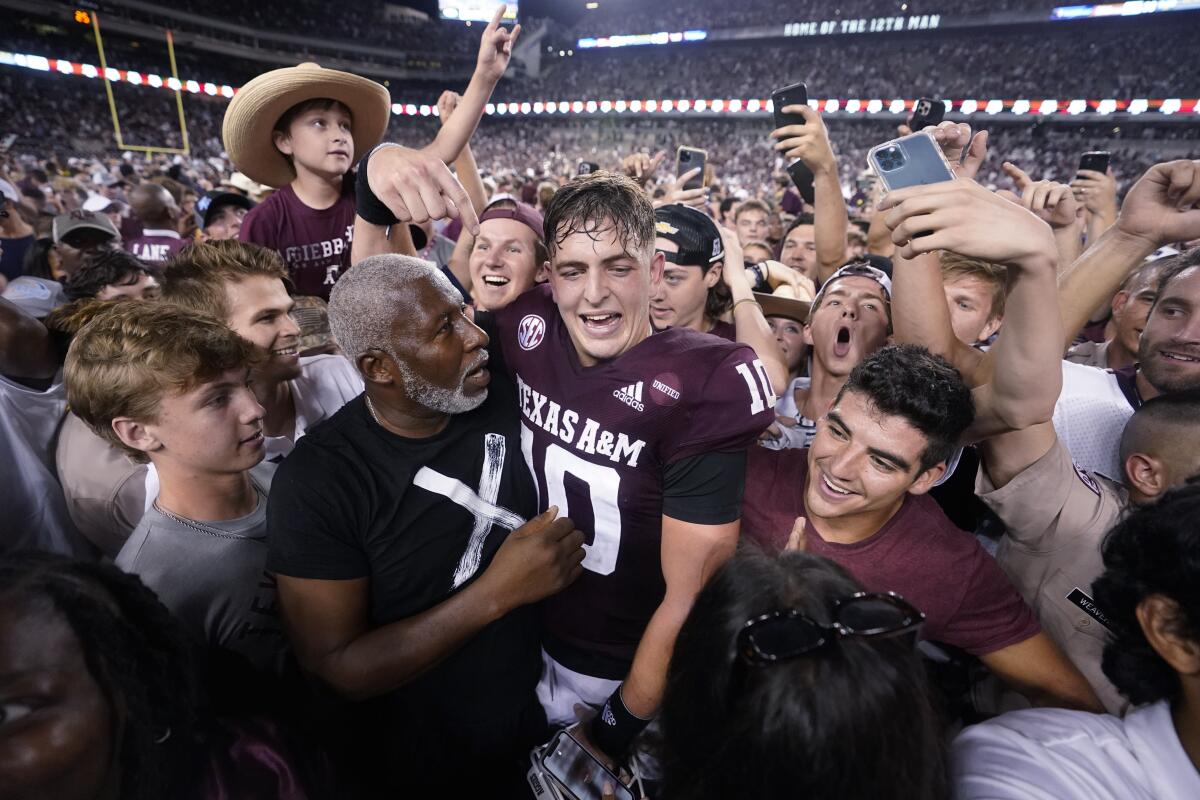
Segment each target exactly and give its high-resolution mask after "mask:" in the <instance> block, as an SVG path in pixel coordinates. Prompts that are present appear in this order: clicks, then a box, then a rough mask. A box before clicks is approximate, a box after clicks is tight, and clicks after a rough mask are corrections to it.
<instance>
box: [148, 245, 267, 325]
mask: <svg viewBox="0 0 1200 800" xmlns="http://www.w3.org/2000/svg"><path fill="white" fill-rule="evenodd" d="M254 276H263V277H267V278H278V279H279V280H281V281H283V282H284V285H285V286H286V285H287V284H288V271H287V267H286V266H284V263H283V259H282V258H280V256H279V253H277V252H276V251H274V250H269V249H267V248H266V247H259V246H258V245H256V244H250V243H249V242H240V241H238V240H236V239H227V240H224V241H215V242H198V243H196V244H193V245H191V246H190V247H185V248H184V249H183V250H182V251H180V253H179V255H177V256H175V257H174V258H172V259H171V260H170V261H169V262H167V269H166V272H164V273H163V285H162V299H163V300H167V301H169V302H172V303H175V304H177V305H180V306H184V307H185V308H190V309H192V310H194V311H201V312H203V313H205V314H208V315H209V316H211V317H215V318H217V319H220V320H227V319H229V299H228V296H227V294H226V291H225V285H226V284H227V283H238V282H240V281H243V280H245V279H246V278H251V277H254Z"/></svg>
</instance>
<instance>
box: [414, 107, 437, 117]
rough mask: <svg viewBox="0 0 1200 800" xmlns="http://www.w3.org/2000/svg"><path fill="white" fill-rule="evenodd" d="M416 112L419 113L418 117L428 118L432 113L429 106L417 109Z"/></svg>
mask: <svg viewBox="0 0 1200 800" xmlns="http://www.w3.org/2000/svg"><path fill="white" fill-rule="evenodd" d="M417 111H418V112H419V113H420V115H421V116H422V117H428V116H429V115H430V114H432V113H433V110H432V109H430V108H429V106H427V105H422V106H421V107H420V108H419V109H417Z"/></svg>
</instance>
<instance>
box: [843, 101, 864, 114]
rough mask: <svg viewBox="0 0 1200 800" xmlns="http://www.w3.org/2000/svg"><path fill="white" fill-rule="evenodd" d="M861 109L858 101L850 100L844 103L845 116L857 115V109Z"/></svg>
mask: <svg viewBox="0 0 1200 800" xmlns="http://www.w3.org/2000/svg"><path fill="white" fill-rule="evenodd" d="M861 107H862V103H861V102H860V101H859V100H856V99H850V100H847V101H846V113H847V114H857V113H858V109H859V108H861Z"/></svg>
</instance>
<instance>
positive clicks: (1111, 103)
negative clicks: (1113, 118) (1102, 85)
mask: <svg viewBox="0 0 1200 800" xmlns="http://www.w3.org/2000/svg"><path fill="white" fill-rule="evenodd" d="M1116 110H1117V101H1116V100H1113V99H1112V98H1109V99H1108V100H1101V101H1100V103H1099V105H1097V106H1096V113H1097V114H1112V113H1113V112H1115V111H1116Z"/></svg>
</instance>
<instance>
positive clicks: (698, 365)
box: [490, 286, 775, 677]
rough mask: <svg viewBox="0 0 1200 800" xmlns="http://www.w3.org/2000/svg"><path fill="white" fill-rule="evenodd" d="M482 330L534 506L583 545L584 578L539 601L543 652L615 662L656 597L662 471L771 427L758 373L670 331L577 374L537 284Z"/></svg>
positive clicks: (769, 400)
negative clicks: (516, 410) (553, 512)
mask: <svg viewBox="0 0 1200 800" xmlns="http://www.w3.org/2000/svg"><path fill="white" fill-rule="evenodd" d="M495 332H496V336H495V338H494V340H493V341H492V343H491V345H490V347H491V349H492V350H493V351H497V350H498V351H499V352H498V353H497V355H499V356H501V360H503V361H504V365H505V367H506V368H507V369H508V371H509V372H511V373H512V374H513V376H514V378H515V380H516V383H517V389H518V392H519V398H518V404H519V406H520V413H521V422H522V431H521V444H522V449H523V451H524V455H525V460H526V461H527V462H528V464H529V468H530V470H531V471H532V472H533V475H534V477H535V479H536V483H537V487H538V510H539V512H540V511H544V510H545V509H546V508H548V507H549V506H552V505H554V506H558V508H559V510H560V512H561V513H563V514H565V515H567V516H570V517H571V519H572V520H574V522H575V524H576V525H577V526H578V528H579V530H581V531H583V532H584V534H585V536H586V537H587V538H586V545H585V548H586V551H587V556H586V558H585V559H584V562H583V566H584V568H585V569H584V573H583V575H582V576H581V577H580V578H579V579H578V580H577V581H575V583H573V584H571V586H569V587H568V588H567V589H566V590H564V591H562V592H560V593H559V594H557V595H555V596H554V597H551V598H550V599H549V600H547V601H546V633H547V640H548V641H547V649H551V651H552V654H553V655H555V656H556V657H558V656H557V654H556V653H554V652H553V650H552V647H551V645H552V643H553V642H555V641H557V642H560V643H562V644H563V645H565V646H566V647H567V648H570V650H572V651H575V652H578V653H587V654H594V655H597V656H600V657H602V658H603V659H604V660H605V661H606V662H608V663H610V664H624V665H625V667H626V668H627V666H628V664H630V663H632V661H633V655H634V651H635V650H636V649H637V645H638V642H639V641H640V640H641V637H642V632H643V631H644V630H645V628H646V624H647V623H648V622H649V621H650V617H651V615H652V614H653V613H654V611H655V609H657V608H658V605H659V603H661V602H662V599H663V594H664V591H665V583H664V581H663V576H662V566H661V563H660V557H659V553H660V544H661V538H662V514H663V471H664V469H665V468H666V467H667V466H668V465H669V464H672V463H674V462H676V461H679V460H680V459H683V458H688V457H691V456H697V455H701V454H704V453H711V452H730V451H738V450H744V449H745V448H746V447H748V446H749V445H750V444H751V443H752V442H754V441H755V439H756V437H757V436H758V434H759V433H761V432H762V431H763V430H764V429H765V428H766V427H767V425H769V424H770V423H771V421H772V420H773V419H774V413H773V410H772V409H773V406H774V402H775V401H774V399H773V396H772V394H771V390H770V381H769V380H768V378H767V375H766V370H765V369H764V368H763V366H762V363H761V362H760V361H759V360H758V359H757V357H756V356H755V353H754V351H753V350H752V349H751V348H750V347H748V346H746V345H741V344H732V343H730V342H727V341H725V340H723V339H719V338H717V337H715V336H710V335H708V334H703V333H696V332H695V331H691V330H685V329H678V328H672V329H670V330H667V331H663V332H662V333H658V334H655V335H654V336H650V337H648V338H646V339H645V340H643V341H642V342H640V343H639V344H638V345H636V346H635V347H633V348H632V349H630V350H629V351H628V352H626V353H624V354H623V355H621V356H620V357H618V358H616V359H613V360H611V361H607V362H604V363H601V364H597V365H596V366H594V367H590V368H585V367H583V366H581V365H580V363H579V359H578V356H577V354H576V352H575V347H574V345H573V344H572V342H571V337H570V334H569V333H568V332H567V328H566V325H565V324H564V323H563V321H562V317H561V316H560V315H559V312H558V307H557V306H555V304H554V301H553V300H552V299H551V296H550V291H549V287H546V286H540V287H536V288H534V289H532V290H530V291H529V292H526V293H525V294H523V295H522V296H521V297H519V298H517V300H515V301H514V302H513V303H511V304H510V305H509V306H508V307H507V308H505V309H502V310H500V311H498V312H496V314H495ZM497 340H498V341H497ZM739 478H740V476H739ZM560 660H562V659H560ZM566 666H568V667H572V665H571V664H570V663H567V664H566ZM572 668H575V669H578V668H577V667H572ZM581 671H582V670H581ZM589 674H596V673H595V672H591V673H589ZM599 677H605V676H603V675H601V676H599ZM617 677H621V675H618V676H617Z"/></svg>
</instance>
